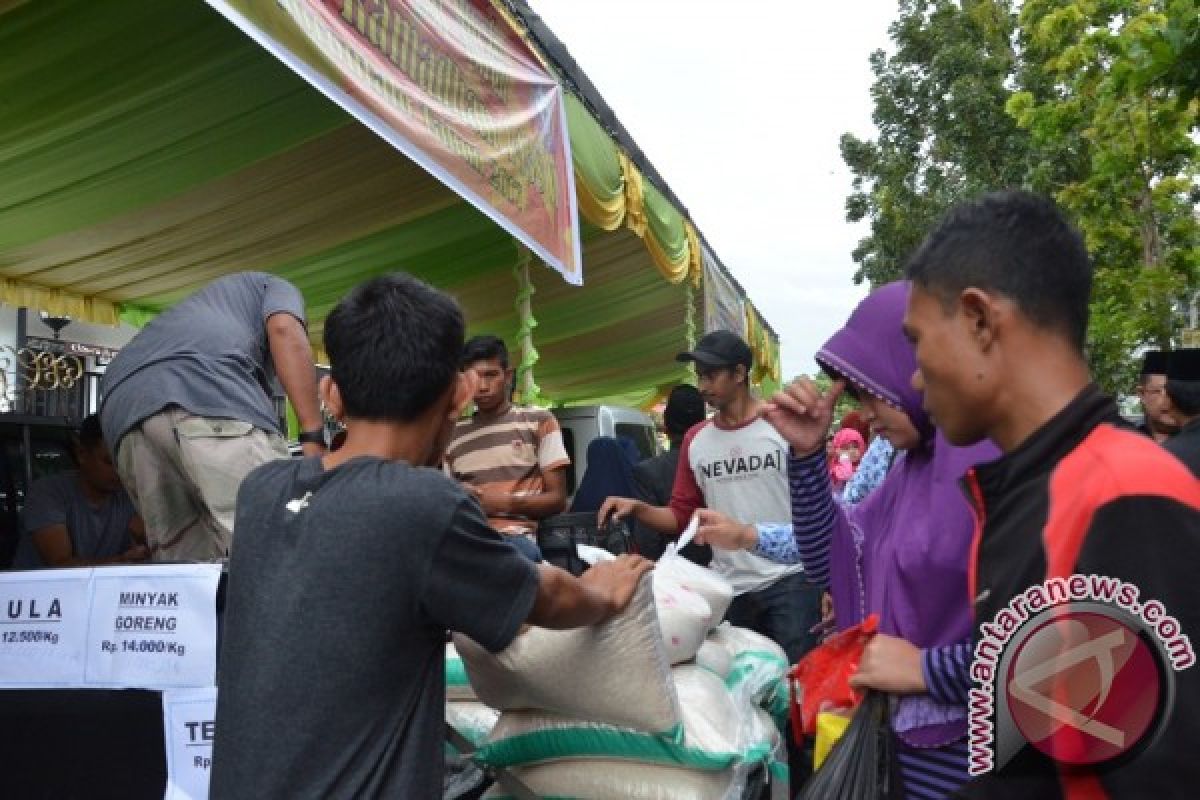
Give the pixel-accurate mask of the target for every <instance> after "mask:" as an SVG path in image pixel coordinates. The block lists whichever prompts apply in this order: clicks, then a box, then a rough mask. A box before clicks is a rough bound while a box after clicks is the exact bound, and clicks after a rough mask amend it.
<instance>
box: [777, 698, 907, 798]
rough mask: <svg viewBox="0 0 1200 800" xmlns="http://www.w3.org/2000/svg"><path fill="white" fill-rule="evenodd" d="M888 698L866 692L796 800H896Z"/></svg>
mask: <svg viewBox="0 0 1200 800" xmlns="http://www.w3.org/2000/svg"><path fill="white" fill-rule="evenodd" d="M903 796H904V793H903V791H902V790H901V788H900V782H899V780H897V771H896V754H895V750H894V742H893V739H892V731H891V724H890V722H889V715H888V696H887V695H886V694H884V693H882V692H876V691H869V692H867V696H866V697H865V698H864V699H863V701H862V704H861V705H859V707H858V710H857V711H855V712H854V717H853V718H852V719H851V720H850V725H849V726H848V727H847V728H846V732H845V733H844V734H842V738H840V739H838V740H837V742H836V743H835V744H834V746H833V749H832V750H831V751H830V752H829V755H828V756H827V757H826V759H825V762H824V763H823V764H821V768H820V769H819V770H817V771H816V773H815V774H814V775H813V776H812V778H810V779H809V781H808V783H806V784H805V785H804V788H803V789H801V790H800V794H799V795H797V797H796V800H900V798H902V797H903Z"/></svg>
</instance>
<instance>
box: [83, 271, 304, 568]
mask: <svg viewBox="0 0 1200 800" xmlns="http://www.w3.org/2000/svg"><path fill="white" fill-rule="evenodd" d="M276 378H278V380H279V382H280V383H281V384H282V385H283V389H284V391H285V392H286V394H287V397H288V399H289V400H290V401H291V403H292V407H293V408H294V409H295V411H296V416H297V417H298V419H299V421H300V425H301V427H302V428H303V430H304V433H302V434H301V437H300V439H301V442H303V443H304V447H305V453H306V454H307V455H316V454H319V453H321V452H323V451H324V438H323V436H324V435H323V425H322V419H321V412H320V406H319V403H318V401H317V391H316V374H315V372H314V370H313V363H312V350H311V348H310V346H309V343H308V336H307V333H306V331H305V317H304V299H303V298H302V297H301V295H300V292H299V291H298V290H297V289H296V287H294V286H292V285H291V284H290V283H288V282H287V281H285V280H283V279H282V278H278V277H276V276H274V275H269V274H267V273H263V272H242V273H237V274H234V275H228V276H226V277H224V278H220V279H218V280H216V281H214V282H213V283H211V284H209V285H208V286H207V287H205V288H204V289H201V290H200V291H198V292H196V293H195V294H193V295H191V296H190V297H188V298H187V299H185V300H183V301H181V302H180V303H179V304H178V305H176V306H174V307H173V308H171V309H170V310H168V311H166V312H164V313H163V314H161V315H159V316H158V317H157V318H156V319H154V320H153V321H152V322H151V323H150V324H149V325H147V326H146V328H145V329H144V330H143V331H142V332H141V333H139V334H138V335H137V336H135V337H134V339H133V341H131V342H130V343H129V344H128V345H126V346H125V348H123V349H122V350H121V352H120V353H119V354H118V355H117V357H116V358H115V359H113V362H112V363H111V364H110V365H109V367H108V370H107V371H106V373H105V375H104V380H103V382H102V384H101V390H102V392H103V395H104V399H103V403H102V405H101V407H100V420H101V422H102V424H103V426H104V433H105V438H106V439H107V440H108V441H109V442H110V443H111V444H112V447H113V452H114V454H115V457H116V462H117V469H118V471H119V472H120V475H121V479H122V480H123V481H124V483H125V485H126V487H127V488H128V489H129V493H130V495H131V496H132V498H133V502H134V503H135V504H136V505H137V507H138V509H139V510H140V511H141V513H142V517H143V518H144V519H145V523H146V537H147V540H148V541H149V543H150V545H151V547H152V548H153V550H154V557H155V558H156V559H159V560H209V559H215V558H222V557H224V556H226V555H228V552H229V548H230V543H231V539H232V534H233V512H234V501H235V499H236V497H237V490H238V487H239V486H240V485H241V482H242V479H243V478H244V477H245V476H246V475H247V473H249V472H250V471H251V470H252V469H254V468H255V467H257V466H259V465H260V464H263V463H265V462H267V461H270V460H272V459H275V458H286V457H287V447H286V443H285V442H284V439H283V437H282V436H281V435H280V430H279V420H278V418H277V417H276V414H275V409H274V403H273V400H272V396H273V394H274V391H273V387H274V385H275V381H276Z"/></svg>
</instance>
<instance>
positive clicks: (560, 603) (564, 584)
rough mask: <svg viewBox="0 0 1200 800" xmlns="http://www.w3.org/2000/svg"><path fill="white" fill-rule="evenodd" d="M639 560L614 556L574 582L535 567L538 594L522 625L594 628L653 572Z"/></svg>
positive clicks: (560, 573) (568, 576) (625, 602)
mask: <svg viewBox="0 0 1200 800" xmlns="http://www.w3.org/2000/svg"><path fill="white" fill-rule="evenodd" d="M653 566H654V565H653V564H652V563H651V562H650V561H647V560H646V559H644V558H641V557H640V556H630V555H624V556H618V557H617V558H616V560H614V561H603V562H601V563H599V564H596V565H595V566H594V567H592V568H591V569H589V570H588V571H587V572H585V573H584V574H583V577H582V578H576V577H575V576H574V575H572V574H571V573H569V572H567V571H565V570H561V569H559V568H557V567H552V566H550V565H548V564H540V565H538V591H537V597H536V598H535V599H534V601H533V609H532V610H531V611H530V612H529V616H528V617H527V618H526V622H528V623H529V624H530V625H537V626H539V627H542V628H556V629H563V628H580V627H583V626H585V625H595V624H597V623H599V622H603V621H605V620H606V619H608V618H609V617H611V616H613V615H614V614H617V613H619V612H621V611H622V610H624V609H625V607H626V606H628V605H629V601H630V600H631V599H633V593H634V592H635V591H637V586H638V582H639V581H640V580H641V579H642V576H643V575H645V574H646V573H647V572H649V571H650V570H651V569H652V568H653Z"/></svg>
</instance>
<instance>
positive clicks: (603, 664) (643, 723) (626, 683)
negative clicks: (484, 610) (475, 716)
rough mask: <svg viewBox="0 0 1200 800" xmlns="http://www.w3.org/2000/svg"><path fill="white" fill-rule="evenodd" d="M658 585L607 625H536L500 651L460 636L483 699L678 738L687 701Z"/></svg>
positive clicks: (646, 583)
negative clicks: (679, 686)
mask: <svg viewBox="0 0 1200 800" xmlns="http://www.w3.org/2000/svg"><path fill="white" fill-rule="evenodd" d="M651 584H652V576H651V575H647V576H645V577H644V578H643V579H642V582H641V583H640V584H639V585H638V588H637V591H636V592H635V593H634V596H633V600H632V601H631V602H630V604H629V607H628V608H626V609H625V610H624V611H623V612H622V613H620V614H618V615H617V616H615V617H613V618H612V619H610V620H608V621H606V622H604V623H602V624H600V625H595V626H592V627H588V628H575V629H573V630H565V631H552V630H547V629H545V628H530V629H528V630H526V631H525V632H524V633H522V634H521V635H519V636H517V638H516V639H515V640H513V642H512V644H511V645H509V646H508V648H507V649H505V650H503V651H501V652H499V653H490V652H488V651H487V649H486V648H484V647H482V646H480V645H479V644H477V643H476V642H474V641H472V640H471V639H469V638H467V637H465V636H462V635H461V634H460V635H456V636H455V637H454V644H455V647H456V648H457V650H458V653H459V655H460V656H461V657H462V660H463V664H464V665H465V666H466V669H467V675H468V677H469V678H470V683H471V686H472V688H474V690H475V694H476V696H477V697H478V698H479V699H480V700H481V701H483V702H484V703H486V704H487V705H489V706H491V707H492V708H498V709H500V710H502V711H514V710H520V709H538V710H542V711H551V712H554V713H556V714H562V715H564V716H568V717H576V718H581V719H590V720H595V721H597V722H605V723H608V724H610V725H616V726H620V727H626V728H632V729H634V730H639V731H649V732H652V733H661V734H667V735H671V736H678V735H679V732H680V723H681V720H680V712H679V700H678V698H677V697H676V694H675V686H674V683H673V682H672V680H671V665H670V662H669V661H668V660H667V652H666V648H665V646H664V644H663V639H662V634H661V632H660V630H659V624H658V615H657V613H656V611H655V606H654V597H653V591H652V587H651Z"/></svg>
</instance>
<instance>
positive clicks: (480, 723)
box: [446, 700, 500, 747]
mask: <svg viewBox="0 0 1200 800" xmlns="http://www.w3.org/2000/svg"><path fill="white" fill-rule="evenodd" d="M498 719H500V712H499V711H497V710H496V709H494V708H488V707H487V706H485V705H484V704H483V703H478V702H475V701H473V700H451V701H450V702H448V703H446V722H447V723H449V725H450V727H451V728H454V730H456V731H458V732H459V733H461V734H462V735H463V738H464V739H466V740H467V741H468V742H470V743H471V744H472V745H474V746H475V747H479V746H480V745H482V744H483V743H484V742H486V741H487V738H488V734H490V733H491V732H492V728H494V727H496V721H497V720H498Z"/></svg>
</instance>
